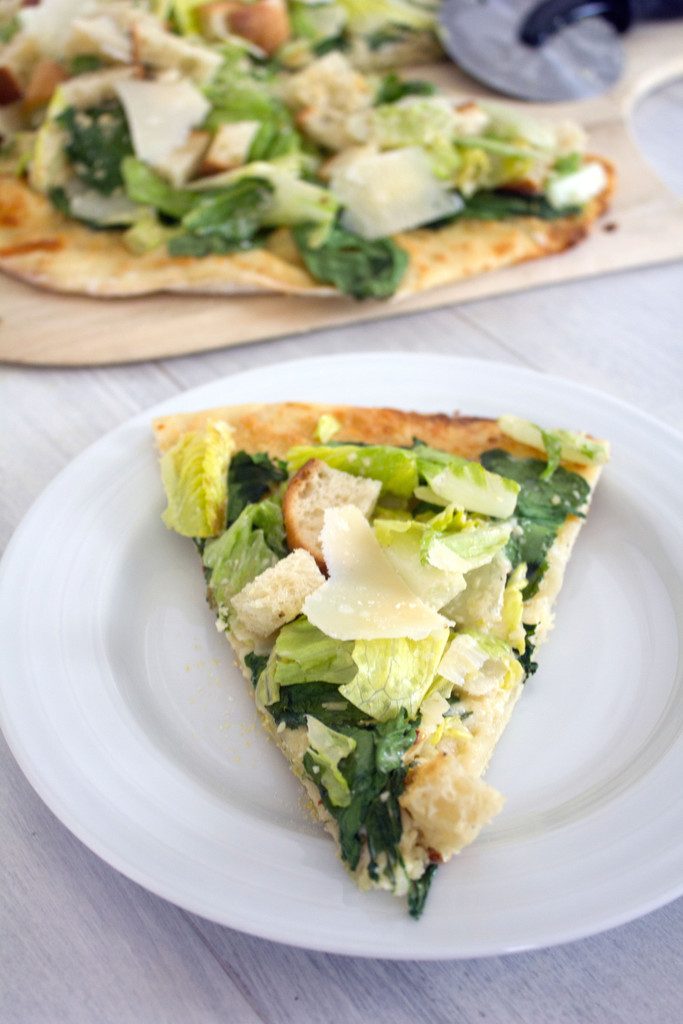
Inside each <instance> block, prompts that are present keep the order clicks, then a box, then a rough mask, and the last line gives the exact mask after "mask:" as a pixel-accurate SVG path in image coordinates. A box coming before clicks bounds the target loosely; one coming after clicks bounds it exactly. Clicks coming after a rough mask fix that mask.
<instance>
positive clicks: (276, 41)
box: [198, 0, 291, 55]
mask: <svg viewBox="0 0 683 1024" xmlns="http://www.w3.org/2000/svg"><path fill="white" fill-rule="evenodd" d="M198 13H199V20H200V24H201V26H202V31H203V32H204V34H205V35H207V36H209V37H210V38H213V39H225V38H226V37H227V36H229V35H230V34H233V35H236V36H241V37H242V39H248V40H249V42H250V43H254V45H255V46H258V47H259V49H261V50H263V52H264V53H267V54H269V55H270V54H271V53H275V51H276V50H278V49H279V48H280V47H281V46H282V44H283V43H285V42H287V40H288V39H289V37H290V34H291V29H290V25H289V14H288V13H287V5H286V3H285V0H255V2H254V3H240V2H239V0H237V2H236V0H231V2H228V3H222V2H220V3H211V4H203V5H202V6H201V7H200V8H199V12H198Z"/></svg>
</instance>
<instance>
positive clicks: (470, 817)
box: [399, 753, 503, 860]
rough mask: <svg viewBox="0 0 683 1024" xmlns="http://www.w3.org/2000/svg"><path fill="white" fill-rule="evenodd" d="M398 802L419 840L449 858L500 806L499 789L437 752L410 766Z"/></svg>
mask: <svg viewBox="0 0 683 1024" xmlns="http://www.w3.org/2000/svg"><path fill="white" fill-rule="evenodd" d="M399 803H400V804H401V807H402V808H403V810H404V811H407V813H408V814H409V815H410V817H411V818H412V820H413V822H414V823H415V825H416V826H417V828H418V830H419V832H420V835H421V838H422V843H423V845H424V846H425V847H427V848H428V849H430V850H434V851H435V852H436V853H437V854H438V855H439V857H440V858H441V859H442V860H448V858H449V857H452V856H453V854H454V853H458V852H459V851H460V850H462V848H463V847H464V846H467V845H468V843H471V842H472V841H473V840H474V839H476V837H477V836H478V834H479V832H480V831H481V829H482V828H483V827H484V825H486V824H488V822H489V821H490V820H491V818H493V817H494V815H496V814H497V813H498V812H499V811H500V809H501V807H502V806H503V798H502V796H501V795H500V793H499V792H498V791H497V790H495V789H494V788H493V787H492V786H489V785H488V784H487V783H486V782H483V781H482V780H481V779H478V778H476V777H474V776H472V775H468V773H467V772H466V771H464V769H463V768H462V766H461V765H460V763H459V762H458V759H457V757H454V756H453V755H450V754H447V753H440V754H437V755H436V756H435V757H432V758H431V759H430V760H428V761H424V762H423V763H422V764H418V766H417V767H416V768H413V769H411V771H410V772H409V773H408V777H407V779H406V786H405V789H404V791H403V793H402V794H401V796H400V797H399Z"/></svg>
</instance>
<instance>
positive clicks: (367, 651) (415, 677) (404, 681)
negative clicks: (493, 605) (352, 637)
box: [339, 629, 448, 722]
mask: <svg viewBox="0 0 683 1024" xmlns="http://www.w3.org/2000/svg"><path fill="white" fill-rule="evenodd" d="M447 639H448V630H447V629H439V630H436V631H435V632H434V633H430V634H429V635H428V636H426V637H425V638H424V640H408V639H407V638H403V637H400V638H396V639H393V640H356V642H355V643H354V645H353V660H354V662H355V663H356V665H357V666H358V672H357V673H356V674H355V675H354V677H353V679H352V680H351V682H349V683H346V684H345V685H344V686H340V688H339V692H340V693H341V695H342V696H343V697H346V698H347V700H350V701H351V703H352V704H355V706H356V707H357V708H360V709H361V711H364V712H366V714H368V715H370V717H371V718H374V719H375V720H376V721H378V722H386V721H388V720H389V719H391V718H393V717H394V716H395V715H397V714H398V713H399V712H400V711H405V712H406V713H407V715H408V718H415V716H416V715H417V712H418V709H419V707H420V704H421V703H422V700H423V698H424V696H425V694H426V693H427V691H428V689H429V687H430V686H431V684H432V680H433V679H434V676H435V674H436V669H437V666H438V664H439V662H440V661H441V656H442V654H443V652H444V648H445V646H446V641H447Z"/></svg>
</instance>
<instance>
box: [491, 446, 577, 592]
mask: <svg viewBox="0 0 683 1024" xmlns="http://www.w3.org/2000/svg"><path fill="white" fill-rule="evenodd" d="M481 462H482V464H483V465H484V466H486V468H487V469H489V470H492V471H493V472H495V473H500V474H502V475H504V476H506V477H509V478H510V479H512V480H516V481H517V483H518V484H520V486H521V490H520V492H519V495H518V497H517V510H516V517H517V526H516V528H515V529H514V530H513V533H512V536H511V537H510V540H509V542H508V545H507V548H506V551H507V554H508V557H509V558H510V560H511V561H512V564H513V566H516V565H518V564H519V563H520V562H526V563H527V566H528V569H529V576H530V578H535V579H538V580H539V581H540V577H538V575H537V570H538V569H539V567H540V566H541V565H542V564H543V563H544V562H545V556H546V554H547V553H548V550H549V549H550V547H551V545H552V543H553V541H554V540H555V537H556V536H557V532H558V530H559V528H560V526H561V525H562V523H563V522H564V521H565V519H566V518H567V516H568V515H578V516H581V515H583V510H584V508H585V506H586V501H587V499H588V497H589V495H590V485H589V484H588V483H587V481H586V480H584V479H583V477H581V476H579V475H578V473H572V472H571V471H570V470H567V469H565V468H564V467H563V466H560V467H558V468H557V469H556V470H555V472H554V473H553V476H552V479H551V480H547V479H546V478H545V477H544V473H545V472H546V469H547V463H546V462H544V461H542V460H541V459H520V458H516V457H515V456H513V455H510V454H508V452H505V451H502V450H501V449H492V450H491V451H488V452H484V454H483V455H482V456H481Z"/></svg>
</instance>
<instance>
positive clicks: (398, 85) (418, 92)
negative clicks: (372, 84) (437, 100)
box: [375, 71, 436, 107]
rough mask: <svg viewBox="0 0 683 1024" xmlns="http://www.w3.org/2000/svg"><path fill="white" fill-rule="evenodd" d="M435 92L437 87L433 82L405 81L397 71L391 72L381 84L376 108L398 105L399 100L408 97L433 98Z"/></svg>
mask: <svg viewBox="0 0 683 1024" xmlns="http://www.w3.org/2000/svg"><path fill="white" fill-rule="evenodd" d="M435 92H436V86H434V85H432V83H431V82H422V81H419V80H417V79H413V80H410V79H403V78H400V77H399V75H397V74H396V72H395V71H390V72H389V73H388V74H387V75H385V76H384V78H383V79H382V81H381V82H380V85H379V89H378V90H377V95H376V96H375V106H377V107H381V106H382V105H383V104H385V103H397V102H398V101H399V100H402V99H405V97H406V96H433V95H434V93H435Z"/></svg>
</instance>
